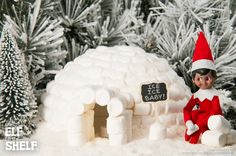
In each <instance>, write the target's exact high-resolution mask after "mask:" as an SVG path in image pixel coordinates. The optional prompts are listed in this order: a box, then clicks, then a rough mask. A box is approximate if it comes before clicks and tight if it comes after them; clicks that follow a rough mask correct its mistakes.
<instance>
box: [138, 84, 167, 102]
mask: <svg viewBox="0 0 236 156" xmlns="http://www.w3.org/2000/svg"><path fill="white" fill-rule="evenodd" d="M141 95H142V99H143V102H157V101H164V100H166V99H167V89H166V84H165V83H149V84H143V85H142V88H141Z"/></svg>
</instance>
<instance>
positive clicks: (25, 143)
mask: <svg viewBox="0 0 236 156" xmlns="http://www.w3.org/2000/svg"><path fill="white" fill-rule="evenodd" d="M21 133H22V127H7V128H6V129H5V136H6V137H19V136H20V134H21ZM37 146H38V143H37V141H29V140H14V141H6V143H5V149H6V151H33V150H35V148H36V147H37Z"/></svg>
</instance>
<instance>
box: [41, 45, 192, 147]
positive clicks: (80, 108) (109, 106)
mask: <svg viewBox="0 0 236 156" xmlns="http://www.w3.org/2000/svg"><path fill="white" fill-rule="evenodd" d="M147 83H165V84H166V88H167V93H168V98H167V100H164V101H159V102H144V101H143V99H142V95H141V85H142V84H147ZM190 95H191V93H190V90H189V88H188V87H187V86H186V85H185V82H184V80H183V79H182V78H181V77H179V76H178V75H177V74H176V72H175V71H174V70H172V69H171V67H170V65H169V64H168V62H167V61H166V60H165V59H163V58H158V57H157V56H155V55H154V54H149V53H146V52H145V51H144V50H143V49H141V48H139V47H131V46H114V47H105V46H99V47H97V48H96V49H88V50H87V51H86V53H84V54H83V55H81V56H79V57H77V58H76V59H75V60H74V61H72V62H69V63H67V64H66V65H65V67H64V69H62V70H61V71H59V72H58V73H57V74H56V76H55V80H53V81H51V82H50V83H48V85H47V87H46V92H45V93H44V94H43V96H42V98H41V99H42V103H43V106H44V109H43V118H44V119H45V121H46V123H47V125H48V126H49V127H51V129H52V130H56V131H65V132H66V134H67V140H68V144H69V145H83V144H84V143H86V142H88V141H90V140H92V139H94V138H95V137H97V136H98V137H107V138H108V139H109V142H110V144H111V145H121V144H125V143H127V142H128V141H131V140H132V136H134V133H135V131H137V130H138V129H142V128H143V127H146V125H145V123H150V122H153V121H155V120H150V119H147V117H151V116H153V115H154V114H155V115H156V117H157V116H158V121H159V122H160V123H161V124H162V125H164V126H165V127H167V128H168V127H170V126H172V125H181V124H182V125H183V118H182V109H183V107H184V106H185V104H186V103H187V101H188V99H189V97H190ZM156 117H155V118H156ZM152 119H153V118H152ZM142 126H143V127H142Z"/></svg>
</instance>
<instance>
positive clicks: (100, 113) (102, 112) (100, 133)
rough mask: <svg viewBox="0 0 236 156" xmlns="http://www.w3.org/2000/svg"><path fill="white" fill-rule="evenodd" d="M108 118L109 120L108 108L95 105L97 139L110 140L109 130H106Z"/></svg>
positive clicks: (94, 124)
mask: <svg viewBox="0 0 236 156" xmlns="http://www.w3.org/2000/svg"><path fill="white" fill-rule="evenodd" d="M107 118H108V112H107V106H100V105H98V104H95V107H94V123H93V126H94V131H95V137H102V138H108V134H107V128H106V125H107Z"/></svg>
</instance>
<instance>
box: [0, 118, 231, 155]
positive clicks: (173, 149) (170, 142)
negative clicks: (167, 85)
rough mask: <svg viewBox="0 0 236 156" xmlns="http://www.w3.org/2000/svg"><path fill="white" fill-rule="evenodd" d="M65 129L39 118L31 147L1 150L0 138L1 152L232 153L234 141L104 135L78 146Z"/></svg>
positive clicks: (71, 153) (97, 153)
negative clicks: (122, 140) (113, 139)
mask: <svg viewBox="0 0 236 156" xmlns="http://www.w3.org/2000/svg"><path fill="white" fill-rule="evenodd" d="M65 138H66V137H65V133H61V132H54V131H51V130H49V129H48V128H47V126H46V123H45V122H44V121H42V122H40V124H39V127H38V129H37V131H36V133H35V134H34V135H33V136H32V138H30V140H36V141H37V142H38V147H37V149H36V150H34V151H28V152H24V151H16V152H13V151H11V152H9V151H5V147H4V142H3V141H1V142H0V143H1V147H0V149H1V150H0V155H1V156H15V155H17V156H18V155H19V156H28V155H29V156H121V155H122V156H235V155H236V145H233V146H225V147H220V148H219V147H210V146H205V145H202V144H196V145H192V144H189V143H187V142H185V141H184V138H183V137H182V136H181V135H179V136H177V137H175V138H172V137H169V138H167V139H164V140H159V141H150V140H149V139H148V136H143V137H138V136H136V139H134V140H133V141H131V142H129V143H128V144H125V145H122V146H110V145H109V142H108V139H107V138H96V139H95V140H94V141H92V142H88V143H86V144H85V145H84V146H82V147H69V146H67V142H66V139H65Z"/></svg>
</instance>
